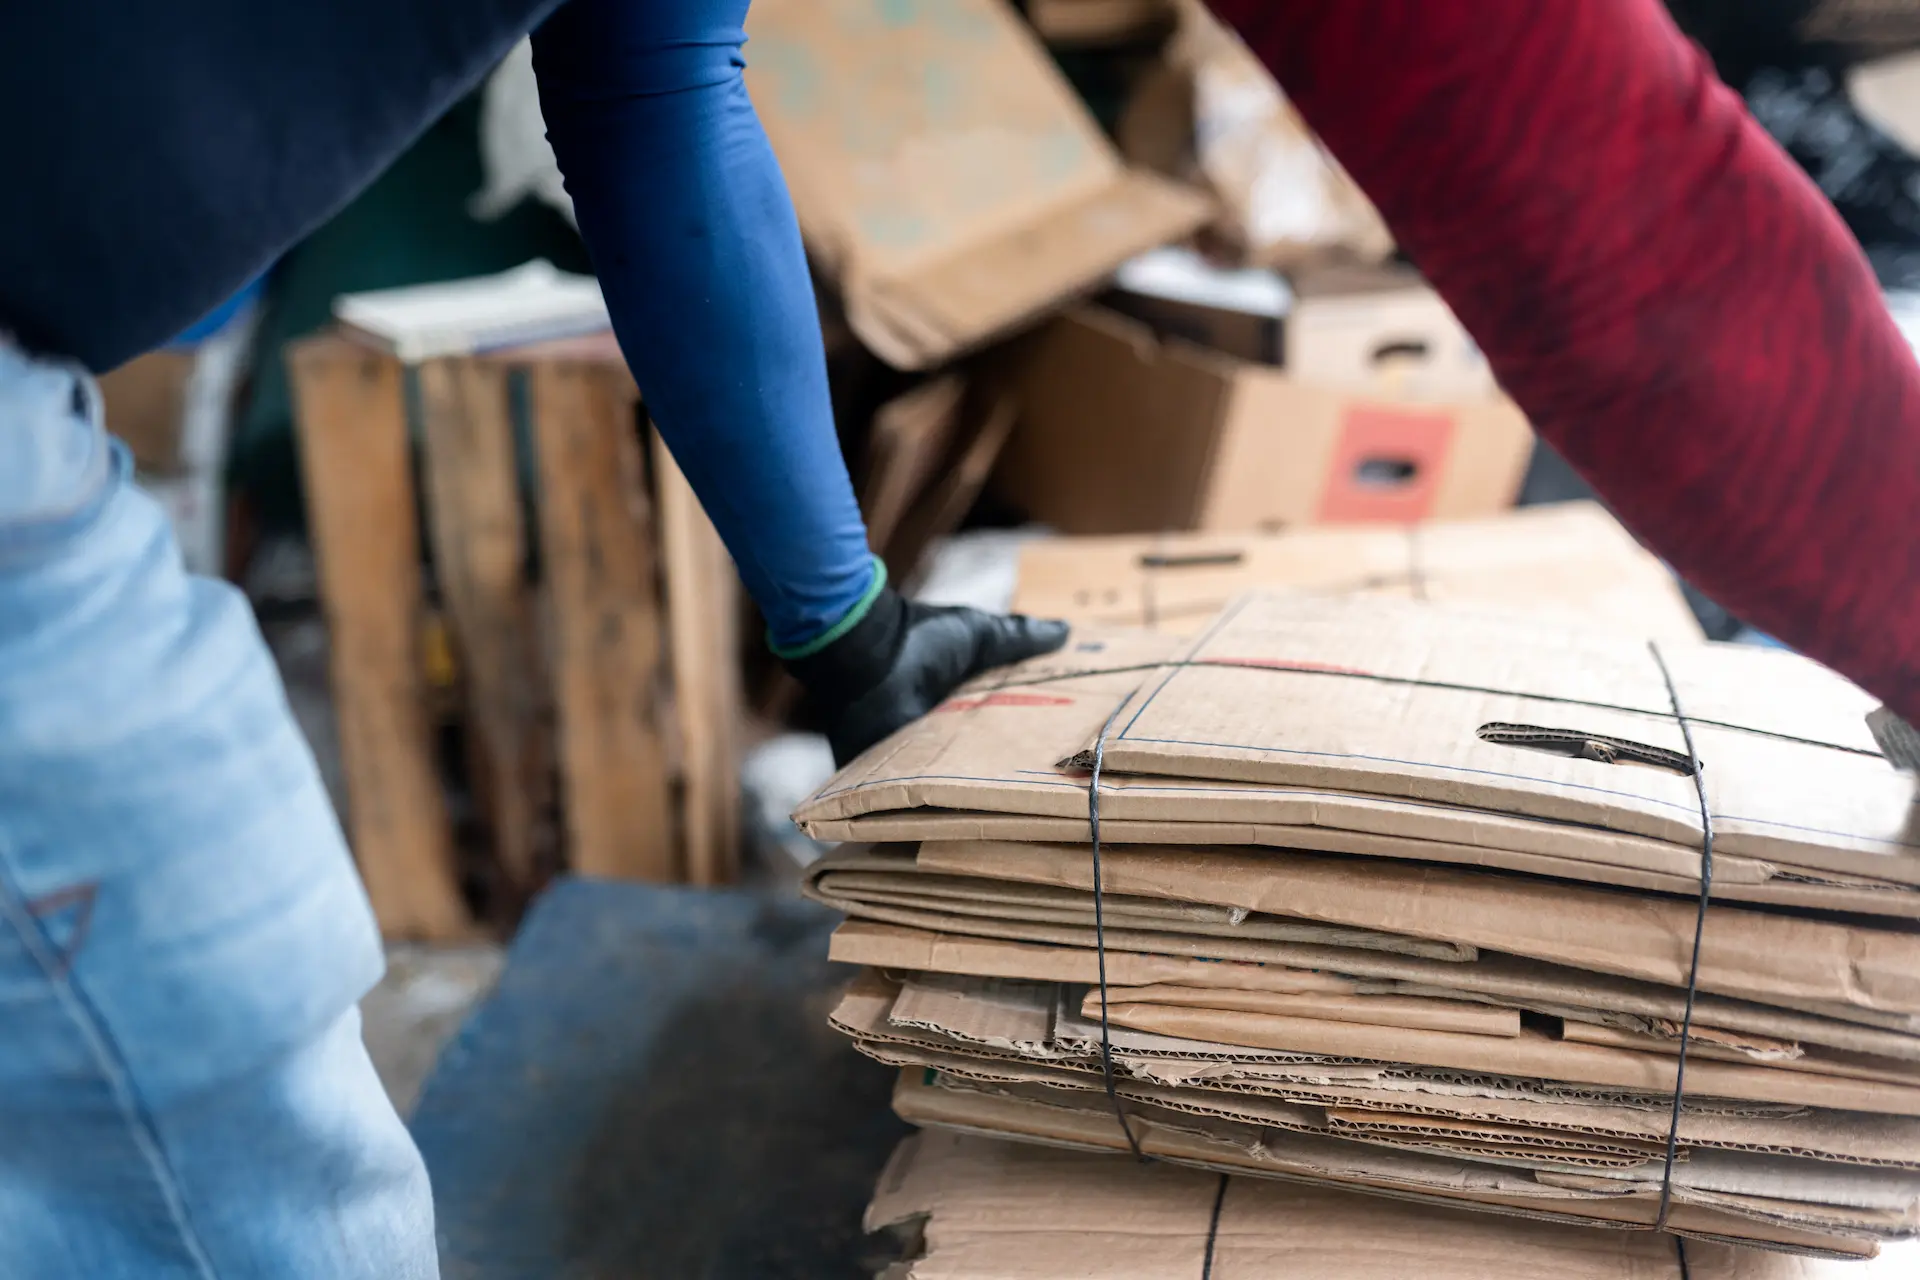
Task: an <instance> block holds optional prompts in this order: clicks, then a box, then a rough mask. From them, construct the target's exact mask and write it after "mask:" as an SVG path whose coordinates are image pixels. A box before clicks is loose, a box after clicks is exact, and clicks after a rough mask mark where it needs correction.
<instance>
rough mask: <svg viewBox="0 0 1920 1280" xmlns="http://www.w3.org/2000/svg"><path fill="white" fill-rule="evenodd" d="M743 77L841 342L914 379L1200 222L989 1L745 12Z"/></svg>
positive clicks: (1200, 204)
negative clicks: (826, 281)
mask: <svg viewBox="0 0 1920 1280" xmlns="http://www.w3.org/2000/svg"><path fill="white" fill-rule="evenodd" d="M747 29H748V33H749V35H750V37H751V44H750V48H751V50H752V52H751V54H750V55H749V58H750V61H751V65H750V67H749V68H748V71H747V83H748V86H749V88H750V89H751V91H752V93H753V98H754V103H755V105H756V106H757V107H758V109H759V112H760V117H761V119H762V120H763V121H764V122H765V125H766V129H767V134H768V136H769V137H770V138H771V139H772V142H773V146H774V149H775V151H776V152H777V153H778V154H779V157H780V164H781V168H782V169H783V170H784V172H785V174H786V179H787V183H788V186H789V187H790V188H791V190H792V193H793V201H794V206H795V208H796V210H797V211H798V213H799V217H800V225H801V230H802V232H803V233H804V234H805V235H806V237H807V241H808V244H809V247H810V249H811V251H812V253H813V256H814V258H815V259H816V261H817V262H818V264H819V265H820V266H821V268H822V269H823V270H824V272H825V273H826V275H827V276H828V277H829V278H831V279H832V280H833V281H834V282H835V283H836V284H837V286H838V287H839V289H840V291H841V293H842V294H843V296H844V299H845V303H846V309H847V316H848V320H849V323H850V324H851V325H852V327H853V330H854V332H855V333H856V334H858V335H859V337H860V339H861V341H862V342H864V343H866V344H867V345H868V346H869V347H870V348H872V349H873V351H874V352H875V353H876V354H878V355H880V356H881V357H882V358H884V359H885V360H886V361H887V362H888V363H890V364H892V365H894V366H896V367H898V368H903V369H919V368H925V367H927V366H930V365H933V364H937V363H940V362H942V361H944V360H947V359H949V358H951V357H953V356H954V355H956V354H959V353H960V352H962V351H965V350H967V349H969V348H972V347H976V346H979V345H981V344H982V343H984V342H986V341H988V340H989V339H991V338H993V337H995V336H997V335H1000V334H1002V333H1005V332H1007V331H1009V330H1011V329H1013V328H1014V327H1016V326H1018V325H1020V324H1021V323H1023V322H1025V321H1027V320H1029V319H1031V318H1032V317H1034V316H1036V315H1039V314H1042V313H1044V312H1046V311H1048V310H1051V309H1053V308H1054V307H1056V306H1058V305H1059V304H1060V303H1061V301H1062V300H1063V299H1066V298H1069V297H1072V296H1073V295H1075V294H1077V293H1081V292H1085V291H1088V290H1091V289H1092V288H1094V287H1095V286H1096V285H1097V284H1098V283H1099V282H1100V281H1101V280H1102V279H1103V278H1105V277H1106V276H1107V275H1108V274H1109V273H1110V272H1112V270H1113V269H1114V268H1115V267H1117V266H1118V265H1119V264H1120V263H1121V262H1124V261H1125V260H1126V259H1128V258H1130V257H1132V256H1133V255H1135V254H1137V253H1140V252H1142V251H1144V250H1146V249H1149V248H1152V247H1154V246H1155V245H1159V244H1163V243H1166V242H1168V241H1171V240H1177V239H1179V238H1181V237H1182V236H1185V235H1186V234H1188V233H1189V232H1191V231H1192V230H1194V229H1195V228H1196V227H1198V226H1199V225H1200V224H1201V223H1202V222H1203V221H1205V219H1206V218H1207V217H1208V216H1209V214H1210V212H1211V202H1210V201H1209V200H1208V199H1207V198H1206V197H1205V196H1204V195H1203V194H1201V193H1199V192H1197V191H1195V190H1193V189H1191V188H1188V187H1184V186H1181V185H1179V184H1177V183H1173V182H1169V181H1167V180H1166V179H1164V178H1161V177H1158V176H1156V175H1154V174H1150V173H1143V172H1138V171H1134V170H1129V169H1128V168H1127V167H1126V166H1125V165H1123V164H1122V163H1121V161H1120V158H1119V156H1118V155H1117V154H1116V153H1115V151H1114V149H1113V147H1112V145H1111V144H1110V143H1109V142H1108V141H1107V139H1106V137H1105V136H1104V135H1103V134H1101V132H1100V130H1099V128H1098V126H1097V125H1095V123H1094V121H1093V118H1092V117H1091V116H1090V115H1089V114H1088V112H1087V109H1086V108H1085V106H1083V105H1082V104H1081V102H1080V101H1079V99H1078V98H1076V97H1075V96H1074V93H1073V90H1072V89H1071V88H1070V87H1069V86H1068V85H1067V83H1066V81H1065V79H1064V78H1063V77H1062V76H1061V75H1060V73H1059V72H1058V71H1057V70H1056V69H1055V68H1054V66H1053V64H1052V62H1051V60H1050V59H1049V58H1048V55H1047V53H1046V51H1045V50H1044V49H1043V48H1042V47H1041V46H1040V44H1039V42H1038V41H1037V40H1036V38H1035V37H1034V34H1033V32H1032V31H1031V30H1030V29H1029V28H1028V27H1027V26H1026V24H1024V23H1023V22H1021V21H1020V19H1019V18H1018V16H1016V15H1015V14H1014V13H1013V11H1012V10H1011V9H1010V8H1008V7H1007V6H1006V5H1005V4H1003V3H1002V2H1001V0H947V2H946V3H942V4H938V5H898V4H888V3H882V2H881V0H761V3H758V4H756V5H754V7H753V13H752V16H751V17H750V18H749V20H748V23H747Z"/></svg>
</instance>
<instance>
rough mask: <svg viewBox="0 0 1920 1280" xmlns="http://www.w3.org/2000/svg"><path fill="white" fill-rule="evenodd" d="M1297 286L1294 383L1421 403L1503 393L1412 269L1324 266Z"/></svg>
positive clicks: (1301, 276) (1291, 340)
mask: <svg viewBox="0 0 1920 1280" xmlns="http://www.w3.org/2000/svg"><path fill="white" fill-rule="evenodd" d="M1292 280H1293V292H1294V302H1293V307H1292V310H1291V312H1290V313H1289V314H1288V316H1287V323H1286V330H1285V341H1284V349H1285V350H1284V358H1283V359H1282V361H1281V363H1283V364H1284V365H1285V366H1286V368H1287V371H1288V372H1289V373H1291V374H1293V375H1294V376H1295V377H1300V378H1311V379H1312V380H1313V381H1315V382H1321V383H1328V384H1331V385H1334V386H1341V387H1377V386H1380V385H1382V384H1387V385H1393V386H1396V387H1398V388H1399V389H1402V390H1404V391H1406V392H1408V393H1409V394H1413V395H1417V396H1419V397H1421V398H1422V399H1436V400H1437V399H1462V400H1469V399H1484V398H1487V397H1491V396H1496V395H1498V394H1499V387H1498V385H1497V384H1496V383H1495V382H1494V379H1493V371H1492V370H1491V369H1490V368H1488V367H1487V358H1486V356H1484V355H1482V354H1481V351H1480V348H1479V347H1478V346H1477V345H1475V343H1474V341H1473V338H1472V337H1471V336H1469V335H1468V333H1467V331H1466V330H1465V329H1464V328H1462V327H1461V324H1460V322H1459V321H1458V320H1457V319H1455V318H1454V315H1453V312H1452V310H1451V309H1450V308H1448V306H1447V304H1446V303H1445V302H1443V301H1442V300H1441V298H1440V295H1439V294H1438V293H1435V292H1434V291H1433V289H1432V288H1431V287H1430V286H1429V285H1428V284H1427V283H1426V281H1425V280H1423V279H1422V278H1421V276H1420V273H1419V272H1418V271H1415V270H1414V269H1413V268H1412V267H1397V266H1376V267H1357V266H1345V267H1342V266H1323V267H1319V268H1308V269H1305V270H1301V271H1297V272H1295V273H1294V274H1293V277H1292Z"/></svg>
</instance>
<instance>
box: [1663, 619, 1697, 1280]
mask: <svg viewBox="0 0 1920 1280" xmlns="http://www.w3.org/2000/svg"><path fill="white" fill-rule="evenodd" d="M1647 652H1649V653H1651V654H1652V655H1653V661H1654V663H1655V665H1657V666H1658V667H1659V668H1660V679H1661V681H1662V682H1663V683H1665V685H1666V686H1667V700H1668V701H1669V702H1670V703H1671V704H1672V705H1673V718H1674V721H1675V723H1677V724H1678V725H1679V726H1680V741H1681V743H1682V744H1683V745H1684V746H1685V747H1686V749H1687V760H1688V762H1689V763H1690V764H1691V765H1692V768H1693V792H1694V795H1695V796H1696V797H1698V799H1699V801H1700V905H1699V908H1698V910H1697V911H1696V912H1695V913H1694V917H1693V956H1692V959H1691V960H1690V961H1689V963H1688V965H1687V1001H1686V1006H1685V1011H1684V1015H1683V1016H1682V1017H1681V1019H1680V1053H1679V1057H1678V1059H1677V1060H1676V1061H1675V1063H1674V1068H1673V1113H1672V1115H1671V1116H1670V1117H1669V1119H1668V1123H1667V1152H1666V1163H1665V1167H1664V1169H1663V1170H1662V1172H1661V1176H1660V1216H1659V1217H1658V1218H1656V1219H1655V1220H1654V1224H1653V1225H1654V1229H1655V1230H1657V1231H1665V1230H1667V1220H1668V1218H1669V1217H1670V1216H1671V1215H1672V1213H1673V1165H1674V1160H1675V1159H1676V1157H1677V1156H1678V1155H1679V1151H1680V1113H1681V1102H1682V1100H1683V1099H1684V1098H1685V1096H1686V1091H1687V1048H1688V1045H1689V1044H1690V1043H1691V1042H1692V1040H1693V1006H1694V1001H1695V998H1696V997H1697V996H1698V995H1699V992H1700V941H1701V939H1702V938H1703V937H1705V936H1706V932H1707V905H1708V903H1709V902H1710V901H1711V900H1712V897H1713V806H1711V805H1710V804H1708V803H1707V780H1706V776H1705V766H1704V765H1703V764H1702V763H1701V760H1700V753H1699V752H1698V751H1696V750H1695V749H1694V746H1693V725H1692V723H1691V722H1690V721H1689V720H1688V719H1687V713H1686V710H1685V708H1683V707H1682V706H1681V705H1680V691H1679V689H1678V688H1676V687H1675V685H1674V683H1673V672H1671V671H1669V670H1668V669H1667V660H1666V659H1665V658H1664V657H1662V656H1661V654H1660V646H1659V645H1658V644H1656V643H1654V642H1653V641H1651V640H1649V641H1647ZM1674 1240H1675V1241H1676V1247H1677V1248H1678V1250H1679V1254H1680V1276H1681V1280H1687V1277H1688V1269H1687V1246H1686V1242H1685V1241H1684V1240H1682V1239H1681V1238H1680V1237H1679V1236H1677V1235H1676V1236H1675V1237H1674Z"/></svg>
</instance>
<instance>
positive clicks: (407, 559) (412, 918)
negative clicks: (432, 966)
mask: <svg viewBox="0 0 1920 1280" xmlns="http://www.w3.org/2000/svg"><path fill="white" fill-rule="evenodd" d="M288 361H289V365H290V367H291V371H292V383H293V399H294V406H295V412H296V415H297V417H298V419H299V423H300V429H299V431H298V433H297V434H298V436H299V446H300V454H301V465H302V472H303V476H304V483H305V490H306V498H307V511H308V518H309V523H310V525H311V527H312V530H313V541H314V551H315V555H316V558H317V561H318V569H319V577H320V589H321V596H322V600H323V606H324V608H325V612H326V617H327V624H328V631H329V639H330V644H331V646H332V683H333V697H334V705H335V710H336V714H337V716H338V718H339V724H340V751H341V763H342V766H343V768H344V770H345V773H346V780H347V807H348V814H347V817H348V831H349V833H350V835H351V838H352V844H353V851H354V857H355V860H356V861H357V862H358V863H359V866H360V874H361V877H362V878H363V879H364V881H365V882H366V886H367V896H368V897H369V898H370V899H371V900H372V903H373V908H374V913H375V914H376V915H377V916H378V917H379V920H380V925H381V929H382V931H383V932H384V933H385V934H386V935H387V936H388V937H390V938H420V939H430V940H440V939H451V938H458V937H462V936H464V935H466V934H468V933H469V932H471V921H470V919H469V917H468V913H467V908H466V904H465V902H464V900H463V899H462V897H461V894H460V889H459V882H458V878H457V873H456V870H455V861H454V851H453V833H452V826H451V822H450V820H449V818H448V814H447V808H446V798H445V796H444V794H443V793H442V790H441V785H440V778H439V774H438V771H437V769H436V767H435V762H434V741H433V725H432V721H431V718H430V716H429V714H428V710H427V702H426V690H425V682H424V679H423V676H422V672H421V668H420V655H421V618H422V609H423V604H422V600H421V580H420V542H419V530H418V526H417V522H416V518H415V513H414V497H413V467H412V462H411V459H410V457H409V453H408V444H407V423H406V404H405V399H404V394H403V390H402V382H401V369H400V366H399V365H398V364H397V363H395V362H394V361H392V360H390V359H388V358H386V357H384V356H381V355H378V354H376V353H373V352H369V351H366V350H364V349H361V348H358V347H355V346H354V345H352V344H350V343H347V342H344V341H342V340H340V339H337V338H330V337H323V338H317V339H312V340H309V341H307V342H304V343H301V344H298V345H296V346H295V347H294V348H293V349H292V350H291V351H290V352H289V354H288Z"/></svg>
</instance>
